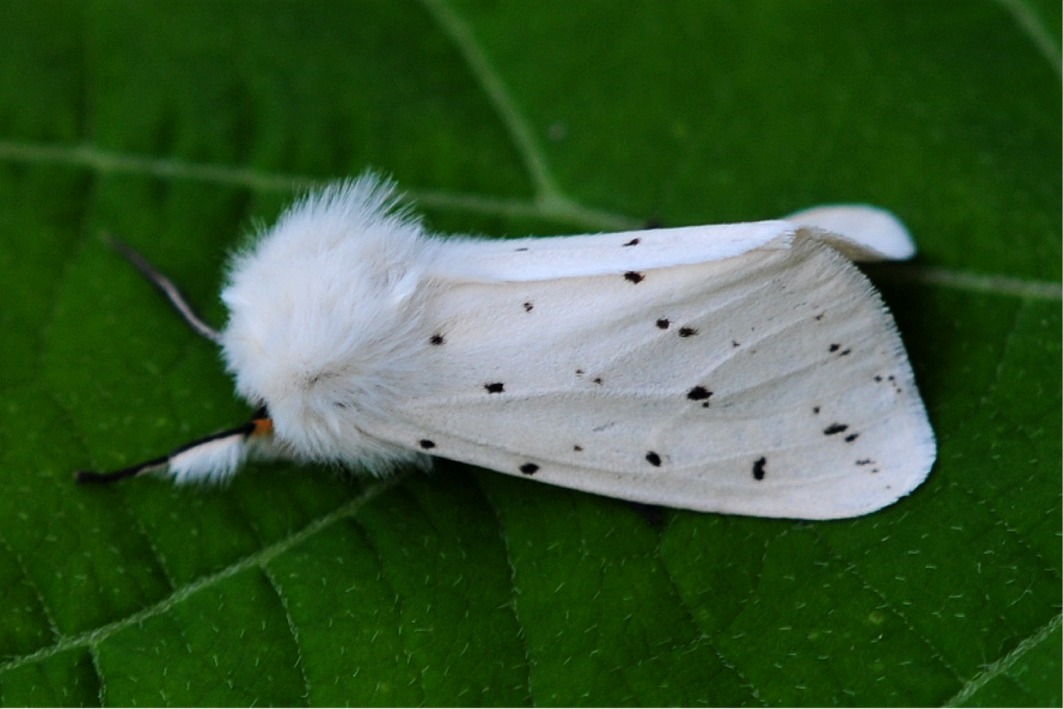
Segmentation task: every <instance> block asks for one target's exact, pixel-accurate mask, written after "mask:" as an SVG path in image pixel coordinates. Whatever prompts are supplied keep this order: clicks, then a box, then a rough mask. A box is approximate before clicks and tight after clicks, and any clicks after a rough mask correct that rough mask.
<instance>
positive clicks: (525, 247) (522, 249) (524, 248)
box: [513, 246, 528, 251]
mask: <svg viewBox="0 0 1063 709" xmlns="http://www.w3.org/2000/svg"><path fill="white" fill-rule="evenodd" d="M513 250H514V251H527V250H528V247H527V246H521V247H520V248H519V249H513Z"/></svg>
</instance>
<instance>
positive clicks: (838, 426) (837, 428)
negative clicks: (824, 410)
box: [823, 423, 849, 436]
mask: <svg viewBox="0 0 1063 709" xmlns="http://www.w3.org/2000/svg"><path fill="white" fill-rule="evenodd" d="M848 429H849V425H848V424H844V423H832V424H831V425H830V426H827V427H826V428H825V429H823V435H824V436H833V435H834V434H835V433H841V432H842V431H847V430H848Z"/></svg>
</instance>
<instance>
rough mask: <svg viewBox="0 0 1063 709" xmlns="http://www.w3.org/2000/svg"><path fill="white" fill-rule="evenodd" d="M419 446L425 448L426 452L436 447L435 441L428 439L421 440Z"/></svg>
mask: <svg viewBox="0 0 1063 709" xmlns="http://www.w3.org/2000/svg"><path fill="white" fill-rule="evenodd" d="M417 445H419V446H421V448H424V449H425V450H431V449H432V448H435V447H436V443H435V441H430V440H428V439H427V438H422V439H421V440H419V441H418V442H417Z"/></svg>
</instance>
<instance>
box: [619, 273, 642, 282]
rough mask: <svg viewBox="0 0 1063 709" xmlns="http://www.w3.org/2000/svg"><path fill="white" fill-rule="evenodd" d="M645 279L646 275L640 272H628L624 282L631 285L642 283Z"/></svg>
mask: <svg viewBox="0 0 1063 709" xmlns="http://www.w3.org/2000/svg"><path fill="white" fill-rule="evenodd" d="M644 278H646V275H645V274H643V273H639V272H638V271H628V272H627V273H625V274H624V280H625V281H630V282H631V283H641V282H642V280H643V279H644Z"/></svg>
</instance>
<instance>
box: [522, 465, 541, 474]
mask: <svg viewBox="0 0 1063 709" xmlns="http://www.w3.org/2000/svg"><path fill="white" fill-rule="evenodd" d="M538 471H539V466H538V465H536V464H535V463H525V464H524V465H522V466H520V472H522V473H524V474H525V475H535V473H537V472H538Z"/></svg>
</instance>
